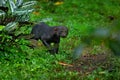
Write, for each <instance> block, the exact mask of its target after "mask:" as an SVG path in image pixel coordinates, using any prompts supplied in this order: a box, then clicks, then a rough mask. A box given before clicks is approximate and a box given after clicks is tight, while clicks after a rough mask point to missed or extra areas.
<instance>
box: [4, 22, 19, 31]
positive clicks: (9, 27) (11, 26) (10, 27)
mask: <svg viewBox="0 0 120 80" xmlns="http://www.w3.org/2000/svg"><path fill="white" fill-rule="evenodd" d="M17 26H18V23H17V22H10V23H8V24H7V25H6V27H5V28H4V30H5V31H7V32H11V31H13V30H15V29H16V28H17Z"/></svg>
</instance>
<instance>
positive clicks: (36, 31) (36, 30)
mask: <svg viewBox="0 0 120 80" xmlns="http://www.w3.org/2000/svg"><path fill="white" fill-rule="evenodd" d="M48 28H49V26H48V25H47V24H45V23H44V22H41V23H40V24H36V25H35V26H34V27H33V28H32V31H31V34H33V35H34V38H35V39H40V37H41V36H42V35H43V34H46V33H47V30H48Z"/></svg>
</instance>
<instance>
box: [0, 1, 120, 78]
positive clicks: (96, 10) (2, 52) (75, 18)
mask: <svg viewBox="0 0 120 80" xmlns="http://www.w3.org/2000/svg"><path fill="white" fill-rule="evenodd" d="M1 1H3V0H1ZM11 1H12V0H11ZM20 1H22V0H20ZM25 1H29V0H25ZM7 5H8V4H7ZM19 5H21V6H24V5H23V4H19ZM0 6H1V4H0ZM17 8H18V9H15V10H20V11H22V10H29V9H31V7H30V8H25V9H21V7H17ZM19 8H20V9H19ZM32 8H34V9H35V10H32V11H30V13H29V12H27V13H29V16H30V18H29V19H27V23H29V22H30V24H29V25H28V24H26V23H25V22H26V18H28V17H24V16H22V15H24V14H26V13H23V14H22V13H21V14H19V15H18V13H16V14H13V16H8V15H7V16H6V17H8V18H9V17H12V18H13V17H14V16H15V15H17V18H21V16H22V19H23V20H22V23H21V20H19V19H13V20H10V21H7V23H5V24H3V23H2V22H0V79H1V80H6V79H13V80H14V79H16V80H26V79H28V80H29V79H31V80H34V79H35V80H120V64H119V63H120V59H119V56H118V55H119V51H120V50H119V48H120V39H119V37H120V36H119V35H118V34H119V33H120V32H119V26H120V22H119V19H120V18H119V17H120V16H119V14H120V1H119V0H101V1H100V0H64V1H59V0H37V4H36V5H34V6H32ZM0 9H1V8H0ZM6 13H7V14H8V13H9V15H11V13H10V9H9V11H8V12H6ZM13 13H14V12H13ZM26 15H28V14H26ZM0 16H1V15H0ZM4 19H7V18H5V15H3V16H2V20H3V21H4ZM7 20H9V19H7ZM41 21H44V22H46V23H47V24H49V25H50V26H55V25H65V26H67V27H68V28H69V34H68V37H67V38H65V39H61V43H60V50H59V54H55V55H51V54H50V53H49V52H47V51H46V48H45V47H44V45H43V44H42V43H41V41H38V43H37V42H35V41H30V40H26V39H24V38H22V37H20V36H22V35H24V34H25V35H26V34H30V31H31V29H32V27H33V25H31V22H32V24H36V23H39V22H41ZM4 22H5V21H4ZM10 22H17V25H18V24H19V26H17V28H16V26H15V30H11V29H10V27H9V26H11V25H7V24H9V23H10ZM23 23H25V25H21V24H23ZM6 26H7V27H6ZM4 28H5V29H7V28H8V29H7V30H4ZM101 28H102V31H101ZM103 29H104V30H103ZM9 30H11V31H9ZM97 30H98V31H97ZM99 30H100V31H99ZM104 31H105V33H106V32H107V31H108V34H107V35H106V34H105V35H104V34H102V33H104ZM10 32H13V33H10ZM93 32H94V33H93ZM96 32H100V34H99V35H97V36H99V37H97V38H96V35H93V34H96ZM112 33H115V39H114V38H112V37H111V36H109V35H111V34H112ZM101 35H102V36H101ZM111 43H112V46H114V47H115V49H117V52H116V51H115V52H114V48H111V47H110V46H109V44H111ZM28 45H35V46H36V48H35V49H32V48H30V47H29V46H28ZM84 46H85V48H83V47H84ZM81 53H82V54H81ZM113 53H114V54H113ZM116 53H118V55H116Z"/></svg>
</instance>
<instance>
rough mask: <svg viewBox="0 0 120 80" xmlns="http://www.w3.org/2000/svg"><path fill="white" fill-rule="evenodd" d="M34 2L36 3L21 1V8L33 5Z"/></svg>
mask: <svg viewBox="0 0 120 80" xmlns="http://www.w3.org/2000/svg"><path fill="white" fill-rule="evenodd" d="M36 3H37V2H36V1H29V2H25V3H23V5H22V8H26V7H27V8H28V7H31V6H32V5H35V4H36Z"/></svg>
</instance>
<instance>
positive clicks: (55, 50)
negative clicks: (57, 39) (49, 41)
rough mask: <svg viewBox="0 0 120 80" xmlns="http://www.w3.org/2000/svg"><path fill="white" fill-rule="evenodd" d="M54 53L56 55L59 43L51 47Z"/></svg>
mask: <svg viewBox="0 0 120 80" xmlns="http://www.w3.org/2000/svg"><path fill="white" fill-rule="evenodd" d="M53 50H54V53H58V50H59V43H55V44H54V47H53Z"/></svg>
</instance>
